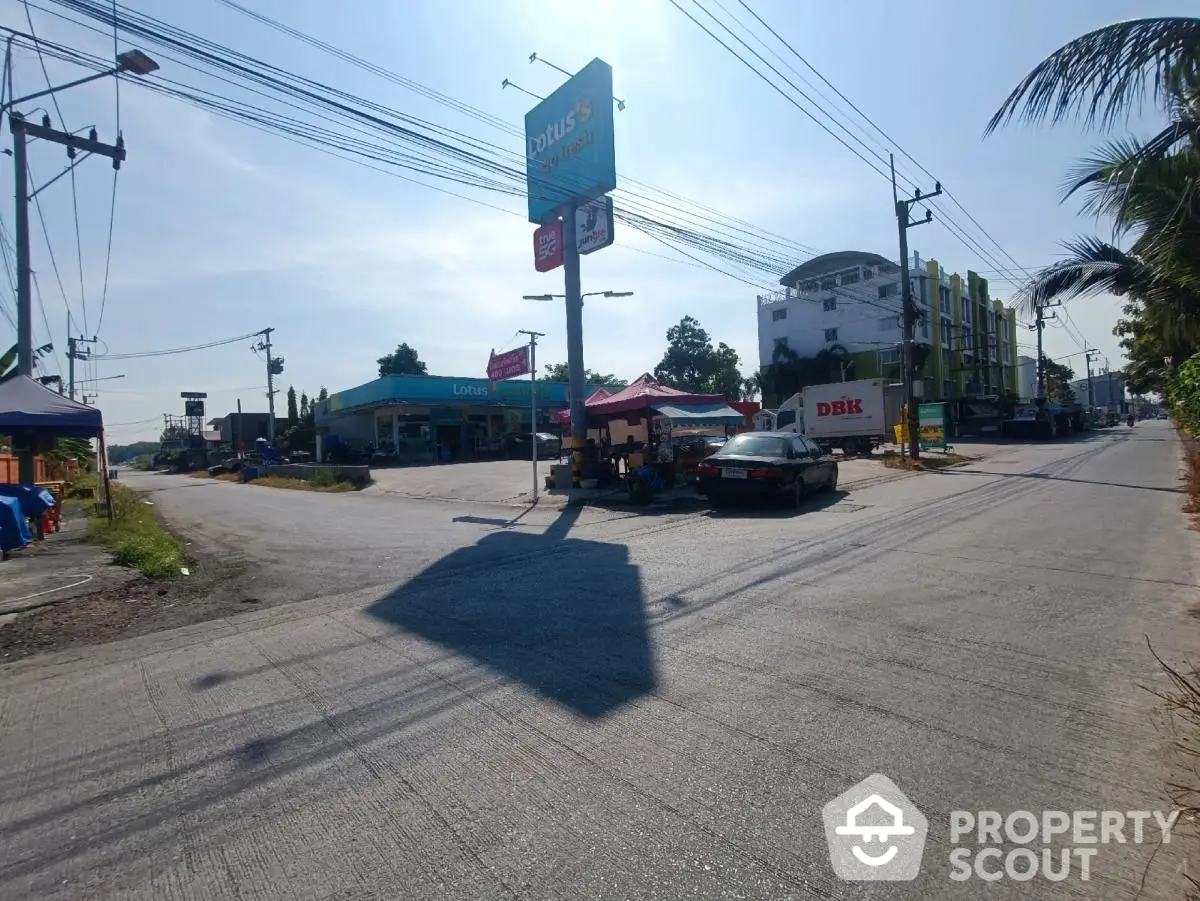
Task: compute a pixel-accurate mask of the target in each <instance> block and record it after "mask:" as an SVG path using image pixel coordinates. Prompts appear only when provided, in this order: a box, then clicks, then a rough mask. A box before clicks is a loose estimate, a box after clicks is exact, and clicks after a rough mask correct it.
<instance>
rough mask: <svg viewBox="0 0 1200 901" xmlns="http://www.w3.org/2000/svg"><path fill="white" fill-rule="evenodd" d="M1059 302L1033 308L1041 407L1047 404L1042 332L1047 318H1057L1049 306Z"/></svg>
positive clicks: (1038, 403) (1038, 400) (1039, 403)
mask: <svg viewBox="0 0 1200 901" xmlns="http://www.w3.org/2000/svg"><path fill="white" fill-rule="evenodd" d="M1056 306H1058V304H1056V303H1055V304H1038V305H1037V306H1035V307H1034V308H1033V322H1034V326H1033V327H1034V328H1035V329H1037V354H1038V357H1037V405H1038V407H1039V408H1041V407H1045V406H1046V355H1045V353H1044V352H1043V350H1042V332H1044V331H1045V330H1046V320H1047V319H1057V318H1058V316H1057V315H1056V314H1055V313H1047V312H1046V310H1047V309H1048V308H1049V307H1056Z"/></svg>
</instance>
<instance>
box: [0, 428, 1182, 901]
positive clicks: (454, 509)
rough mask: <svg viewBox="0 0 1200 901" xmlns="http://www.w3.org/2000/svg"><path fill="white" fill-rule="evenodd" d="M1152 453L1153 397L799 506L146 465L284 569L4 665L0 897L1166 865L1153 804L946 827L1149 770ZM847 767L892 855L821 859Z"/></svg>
mask: <svg viewBox="0 0 1200 901" xmlns="http://www.w3.org/2000/svg"><path fill="white" fill-rule="evenodd" d="M1177 460H1178V446H1177V442H1176V439H1175V438H1174V436H1173V434H1172V433H1171V431H1170V430H1169V429H1168V428H1167V427H1166V426H1165V424H1163V425H1159V424H1157V423H1145V424H1142V425H1139V426H1138V427H1137V428H1136V429H1133V430H1128V429H1126V430H1123V431H1119V432H1118V431H1114V432H1106V433H1097V434H1095V435H1091V436H1087V437H1086V438H1083V439H1077V440H1074V441H1070V442H1064V443H1061V444H1055V445H1043V446H1034V447H1029V448H1022V449H1019V450H1016V451H1014V452H1013V453H1011V454H1005V455H1004V456H1003V457H1002V458H999V459H992V460H990V461H981V462H979V463H977V464H975V465H973V466H971V467H968V468H965V469H957V470H953V471H949V472H943V473H938V474H928V475H921V476H916V477H913V478H905V479H901V480H897V481H892V482H888V483H884V484H877V485H873V486H870V487H866V488H862V489H855V490H852V491H850V492H849V493H847V494H844V495H842V496H840V497H838V498H836V499H834V500H831V501H829V500H827V501H824V502H814V503H813V504H812V505H811V506H810V507H809V508H808V509H807V510H805V511H804V512H802V513H800V514H799V515H785V514H782V513H776V514H764V513H732V514H728V515H719V516H718V515H713V514H706V513H698V514H694V515H677V516H670V517H661V518H660V517H638V516H621V517H614V516H611V515H606V514H600V513H598V512H596V511H579V510H569V511H565V512H563V513H561V514H552V515H547V514H544V513H542V514H539V513H533V514H530V515H528V516H526V517H525V518H523V519H521V520H519V521H516V522H511V520H512V519H513V517H514V515H515V514H514V511H512V510H510V509H506V508H500V507H497V508H495V509H494V510H492V509H490V508H487V507H485V506H483V505H472V506H466V505H463V506H455V505H453V504H445V503H439V502H434V501H415V500H407V499H403V498H395V497H390V498H386V497H385V498H374V499H373V498H370V497H366V496H362V495H359V496H347V495H342V496H332V495H319V494H303V493H300V492H286V491H272V490H271V489H265V488H252V487H244V486H237V485H221V484H214V483H203V482H197V483H196V484H195V485H184V484H181V483H180V482H179V480H175V481H172V480H171V479H169V478H165V477H158V478H162V481H161V482H159V483H156V484H158V485H161V486H163V490H159V491H156V492H155V494H152V495H151V498H155V497H157V502H158V503H159V504H160V506H161V507H162V509H164V510H165V511H166V513H167V515H168V516H170V517H172V518H173V519H174V518H178V519H179V521H180V522H184V523H195V522H197V521H200V520H205V521H206V522H208V525H207V526H206V529H207V531H206V532H205V537H204V538H203V540H204V541H206V542H210V543H212V544H213V545H214V546H216V545H217V544H220V546H222V547H226V548H228V549H230V550H231V551H232V550H236V551H237V552H238V553H241V554H243V555H244V557H245V559H247V560H252V561H257V562H259V563H260V565H261V568H262V571H263V576H262V580H263V584H264V589H265V588H269V587H270V584H278V585H281V586H284V587H283V588H280V589H278V590H279V591H281V592H282V593H283V595H288V596H287V597H284V596H283V595H280V597H279V598H278V600H291V603H286V604H282V603H281V604H279V605H278V606H275V607H272V608H271V609H267V610H264V611H261V612H255V613H250V614H246V615H244V616H240V617H234V618H231V619H227V620H221V621H218V622H214V623H208V624H202V625H200V626H193V627H189V628H187V629H183V630H178V631H176V632H169V633H161V634H159V635H154V636H145V637H142V638H139V639H133V640H130V641H126V642H119V643H115V644H112V645H108V646H105V647H102V648H98V649H95V650H94V651H92V652H90V653H87V654H85V655H84V657H83V659H69V658H65V657H58V658H55V657H47V658H42V659H41V660H40V661H39V660H36V659H35V660H33V661H30V662H27V663H23V664H17V665H14V666H11V667H8V668H7V669H5V670H4V671H2V672H0V705H2V706H0V836H2V839H0V850H2V852H3V853H0V897H3V898H5V899H22V898H39V899H42V898H97V897H103V898H110V897H114V898H115V897H121V898H137V899H143V898H144V899H176V898H255V899H258V898H269V899H274V898H278V899H287V901H293V899H325V898H387V899H391V898H404V899H419V898H430V899H432V898H439V899H440V898H461V899H479V898H505V899H515V898H520V899H526V898H528V899H534V898H537V899H560V898H570V899H584V898H605V899H607V898H614V899H615V898H622V899H623V898H683V897H687V898H747V899H771V901H778V899H786V898H797V899H812V898H826V897H829V898H854V899H863V898H913V899H916V898H920V899H942V898H947V899H951V898H984V897H986V898H998V897H999V898H1032V897H1036V898H1133V897H1134V896H1135V895H1137V893H1138V892H1139V890H1141V895H1140V897H1141V898H1151V899H1155V898H1178V897H1181V896H1182V890H1181V889H1180V887H1179V886H1178V884H1172V883H1171V881H1170V880H1171V878H1172V876H1171V873H1172V869H1173V868H1174V867H1176V866H1177V865H1178V864H1179V862H1180V858H1181V857H1182V856H1183V854H1184V853H1186V852H1188V851H1190V850H1191V849H1192V848H1193V847H1194V846H1193V845H1190V844H1187V843H1183V842H1182V841H1181V839H1180V838H1178V837H1177V838H1176V840H1175V841H1174V842H1173V843H1172V844H1170V845H1168V846H1165V847H1163V848H1162V849H1161V850H1159V851H1158V852H1157V854H1155V851H1156V847H1155V840H1156V839H1157V837H1158V832H1157V827H1155V826H1153V825H1152V824H1153V822H1154V821H1153V819H1151V820H1150V823H1151V825H1150V826H1149V827H1147V829H1146V830H1145V832H1144V834H1143V835H1142V837H1143V839H1144V840H1145V841H1144V842H1143V843H1142V844H1135V843H1133V841H1132V839H1133V837H1134V836H1133V829H1132V826H1128V827H1127V828H1125V829H1124V831H1123V832H1122V837H1124V838H1125V843H1117V842H1116V841H1115V839H1114V834H1115V833H1113V832H1111V831H1110V832H1109V833H1107V837H1108V838H1109V839H1110V840H1109V841H1108V842H1106V843H1103V844H1095V845H1091V844H1086V843H1080V844H1078V845H1076V844H1075V842H1074V841H1073V838H1072V836H1070V835H1068V836H1067V840H1066V842H1065V844H1064V842H1063V841H1062V840H1061V839H1059V840H1056V842H1055V844H1054V845H1052V848H1053V849H1054V850H1055V851H1057V850H1059V849H1062V848H1066V849H1068V850H1069V849H1071V848H1075V849H1081V850H1084V851H1088V850H1089V849H1090V851H1094V852H1095V853H1094V854H1092V855H1091V856H1087V855H1079V856H1077V857H1074V858H1069V859H1070V860H1074V861H1076V862H1075V863H1074V865H1073V868H1072V870H1071V872H1070V873H1069V875H1068V876H1067V877H1066V878H1065V879H1063V880H1062V881H1050V880H1047V879H1045V878H1043V877H1042V876H1041V875H1038V876H1036V877H1035V878H1034V880H1031V881H1028V882H1024V881H1016V880H1013V879H1010V878H1008V877H1007V876H1004V875H1003V862H1002V861H1001V863H999V864H997V863H995V862H993V861H989V862H988V863H987V864H986V865H985V866H984V867H983V871H984V872H985V873H986V872H992V871H995V870H997V869H1000V871H1001V873H1002V878H1001V880H1000V881H999V882H994V883H992V882H985V881H984V880H983V879H981V878H978V877H976V876H974V875H973V871H971V870H969V869H968V870H967V872H968V875H970V878H969V879H967V880H966V881H955V880H953V879H951V875H952V874H953V873H955V872H958V870H956V869H955V868H954V867H952V865H951V862H950V855H951V853H952V852H953V850H954V848H955V847H956V845H955V844H952V842H951V835H950V816H951V812H952V811H955V810H964V811H996V812H999V813H1000V814H1002V815H1003V814H1007V813H1009V812H1012V811H1014V810H1027V811H1031V812H1034V813H1035V814H1037V815H1040V814H1041V812H1042V811H1044V810H1046V809H1051V810H1058V811H1076V810H1083V811H1106V810H1111V811H1126V812H1127V811H1150V810H1155V809H1161V808H1164V807H1165V801H1164V800H1163V797H1162V792H1161V789H1162V784H1163V780H1164V778H1165V777H1166V775H1167V774H1168V769H1167V758H1166V755H1165V748H1164V744H1165V739H1166V736H1164V735H1162V734H1159V733H1156V732H1155V731H1154V730H1153V727H1152V723H1151V719H1150V714H1151V708H1152V705H1151V700H1152V699H1151V698H1150V697H1149V696H1148V695H1147V693H1146V692H1145V691H1144V690H1143V689H1142V688H1141V687H1140V686H1141V685H1142V684H1161V682H1160V679H1159V674H1158V670H1157V666H1156V664H1155V662H1154V659H1153V658H1152V657H1151V655H1150V653H1149V651H1148V649H1147V646H1146V639H1147V637H1148V638H1149V640H1150V641H1151V642H1152V643H1153V645H1154V648H1155V650H1156V651H1157V652H1158V653H1159V654H1161V655H1162V656H1163V657H1164V658H1165V659H1167V660H1170V661H1173V662H1179V661H1181V660H1182V659H1183V658H1184V657H1186V656H1188V655H1189V654H1193V655H1194V652H1195V651H1196V649H1197V629H1196V625H1195V619H1194V617H1193V614H1195V613H1196V611H1197V609H1198V608H1197V601H1198V597H1197V592H1196V585H1197V580H1196V576H1197V573H1196V560H1197V557H1196V542H1197V535H1196V533H1195V532H1190V531H1188V530H1187V529H1186V523H1185V521H1184V517H1183V515H1182V514H1181V513H1180V504H1181V501H1182V496H1181V495H1180V494H1179V493H1178V490H1177ZM171 486H174V487H171ZM143 487H144V486H143ZM293 595H294V597H292V596H293ZM296 598H308V599H307V600H297V599H296ZM873 773H882V774H885V775H886V776H888V777H889V778H890V779H891V780H893V781H894V782H895V784H896V785H897V786H899V788H900V789H901V790H903V791H904V792H905V793H907V795H908V797H909V798H910V799H911V801H912V802H913V803H914V804H915V805H916V806H917V807H918V808H919V809H920V811H921V812H923V814H924V816H925V817H926V818H927V820H928V836H927V840H926V842H925V848H924V855H923V859H922V865H921V870H920V875H919V876H918V877H917V879H916V881H914V882H895V883H882V882H875V883H848V882H841V881H839V880H838V878H837V877H836V876H835V874H834V871H833V869H832V868H831V864H830V858H829V856H828V853H827V843H826V832H825V827H824V825H823V823H822V807H823V806H824V805H825V804H826V803H827V802H829V801H831V800H832V799H834V798H836V797H838V796H839V795H841V794H842V793H843V792H845V791H846V790H847V789H849V788H851V787H852V786H854V785H855V784H856V783H857V782H858V781H859V780H861V779H863V778H865V777H867V776H869V775H871V774H873ZM913 820H914V817H913V816H912V815H911V814H910V815H909V817H908V821H907V822H909V823H912V822H913ZM1023 829H1024V827H1022V828H1021V830H1019V831H1023ZM1080 837H1081V839H1086V838H1087V837H1088V834H1086V833H1081V836H1080ZM976 838H977V836H976V835H974V834H972V835H971V836H970V837H967V838H960V839H959V842H958V845H960V846H964V847H966V852H967V854H969V855H974V853H975V852H978V851H980V850H981V849H982V848H983V847H984V845H980V844H978V843H977V842H976V841H975V839H976ZM985 839H986V843H990V842H991V841H992V839H990V838H986V836H985ZM1019 847H1020V846H1018V845H1016V844H1011V843H1010V844H1005V845H1003V847H1002V851H1003V852H1004V853H1008V852H1009V851H1011V850H1013V849H1015V848H1019ZM1030 847H1032V848H1034V849H1036V850H1037V851H1038V852H1040V851H1041V849H1042V846H1041V845H1040V843H1036V842H1035V843H1034V844H1033V845H1031V846H1030ZM911 852H912V847H911V845H906V846H905V849H904V853H905V854H909V853H911ZM1039 857H1040V854H1039ZM1083 857H1086V859H1087V860H1088V862H1089V875H1090V878H1089V880H1088V881H1086V882H1085V881H1081V879H1080V865H1079V860H1080V859H1081V858H1083ZM1152 857H1153V861H1152V860H1151V859H1152ZM972 859H973V858H972ZM1054 861H1055V866H1056V867H1057V866H1058V858H1057V857H1054ZM1148 863H1149V864H1150V865H1149V866H1148ZM1015 867H1016V870H1015V871H1016V872H1017V875H1020V873H1021V872H1023V871H1024V869H1025V865H1024V863H1018V864H1016V865H1015ZM1192 869H1193V870H1194V869H1195V868H1194V867H1193V868H1192ZM1143 880H1145V885H1144V886H1143V885H1142V882H1143Z"/></svg>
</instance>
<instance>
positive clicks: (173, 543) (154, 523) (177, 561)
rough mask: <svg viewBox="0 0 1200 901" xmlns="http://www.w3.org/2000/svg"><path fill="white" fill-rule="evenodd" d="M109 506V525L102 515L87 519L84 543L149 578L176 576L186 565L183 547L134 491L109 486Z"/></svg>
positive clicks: (120, 486) (91, 516)
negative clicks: (98, 546) (105, 550)
mask: <svg viewBox="0 0 1200 901" xmlns="http://www.w3.org/2000/svg"><path fill="white" fill-rule="evenodd" d="M110 503H111V504H112V513H113V518H112V521H111V522H109V520H108V517H107V516H105V515H104V514H103V513H96V514H92V515H90V516H89V517H88V540H89V541H93V542H95V543H97V544H101V545H103V546H104V547H106V548H108V549H109V550H110V551H111V552H112V555H113V562H114V563H118V564H120V565H121V566H128V567H130V568H131V569H136V570H137V571H138V572H140V573H142V574H143V575H146V576H149V577H150V578H152V579H166V578H169V577H171V576H177V575H179V573H180V571H181V570H182V569H183V567H184V566H185V565H186V563H187V561H186V560H185V559H184V556H183V548H182V547H180V545H179V542H178V541H177V540H176V539H175V537H174V536H173V535H171V534H170V533H169V532H167V531H166V529H164V528H163V527H162V524H161V523H159V521H158V519H157V518H156V517H155V515H154V511H153V510H152V509H151V507H150V506H149V505H148V504H146V503H144V502H143V501H142V499H141V498H140V497H138V494H137V492H136V491H133V490H131V489H129V488H126V487H125V486H124V485H118V484H116V483H113V485H112V495H111V498H110Z"/></svg>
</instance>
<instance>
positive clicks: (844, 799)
mask: <svg viewBox="0 0 1200 901" xmlns="http://www.w3.org/2000/svg"><path fill="white" fill-rule="evenodd" d="M823 814H824V819H825V838H826V839H827V840H828V842H829V859H830V860H831V861H832V863H833V870H834V872H835V873H837V875H838V878H839V879H845V880H847V881H849V882H908V881H910V880H913V879H916V878H917V874H918V873H919V872H920V869H921V856H922V854H924V852H925V834H926V832H928V830H929V821H928V820H926V819H925V817H924V815H923V814H922V813H921V811H919V810H917V808H916V806H915V805H914V804H913V803H912V802H911V801H909V800H908V798H907V797H905V795H904V792H902V791H900V789H898V788H897V787H896V785H895V783H894V782H892V780H890V779H889V778H888V777H887V776H884V775H882V774H880V773H875V774H874V775H871V776H868V777H867V778H866V779H864V780H863V781H862V782H860V783H858V785H856V786H854V788H852V789H850V790H849V791H847V792H843V793H842V794H841V795H839V796H838V797H836V798H834V799H833V800H832V801H830V802H829V803H828V804H826V805H825V808H824V810H823Z"/></svg>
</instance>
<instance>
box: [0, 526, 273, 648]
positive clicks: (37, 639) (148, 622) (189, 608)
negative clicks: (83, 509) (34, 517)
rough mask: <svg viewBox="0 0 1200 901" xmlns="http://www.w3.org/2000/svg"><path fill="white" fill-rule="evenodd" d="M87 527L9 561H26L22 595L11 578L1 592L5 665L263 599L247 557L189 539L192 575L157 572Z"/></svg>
mask: <svg viewBox="0 0 1200 901" xmlns="http://www.w3.org/2000/svg"><path fill="white" fill-rule="evenodd" d="M85 533H86V529H85V528H84V527H83V525H82V523H81V522H79V523H75V522H72V523H71V525H70V528H66V529H64V531H63V532H62V533H59V534H58V535H54V536H51V537H50V538H49V539H47V541H46V542H44V543H43V545H42V546H41V547H39V548H35V549H33V550H32V551H31V552H28V553H27V554H26V555H25V556H22V557H20V558H16V557H15V556H14V559H13V560H10V561H8V562H7V563H6V564H4V565H5V566H8V564H12V563H16V564H18V565H19V571H18V570H16V569H14V570H13V572H14V573H16V574H17V575H18V576H19V577H20V580H21V585H22V587H21V588H20V591H21V593H20V594H18V593H16V590H15V589H12V588H10V587H9V583H8V582H7V580H6V586H5V588H6V590H5V591H4V592H0V664H2V663H8V662H12V661H15V660H21V659H24V658H26V657H30V656H32V655H34V654H41V653H46V652H49V651H62V650H67V649H69V648H73V647H80V646H85V645H96V644H103V643H105V642H109V641H115V640H117V639H120V638H131V637H133V636H137V635H145V634H147V633H150V632H158V631H161V630H164V629H173V628H175V627H178V626H187V625H191V624H193V623H198V622H203V621H205V620H211V619H218V618H220V617H224V616H230V615H232V614H235V613H241V612H244V611H246V610H248V609H254V608H255V607H257V606H258V605H259V602H258V600H257V599H256V598H254V597H253V596H252V595H251V594H249V593H248V591H247V588H246V586H245V579H244V576H245V569H246V567H245V565H244V564H242V563H240V562H229V561H225V560H223V559H221V558H220V557H216V556H212V555H209V554H207V553H205V552H204V551H201V550H198V549H196V548H195V547H194V546H193V545H192V544H190V543H188V542H186V541H183V542H182V543H183V545H184V547H185V549H186V556H187V569H188V573H189V574H188V575H186V576H185V575H182V574H180V575H177V576H174V577H171V578H167V579H151V578H148V577H146V576H144V575H141V574H139V573H137V572H135V571H133V570H131V569H129V568H127V567H123V566H118V565H116V564H115V563H112V562H111V557H110V556H109V555H108V554H107V553H105V552H103V551H102V550H100V549H98V548H97V547H96V546H95V545H92V544H88V543H86V542H85V541H84V535H85ZM3 572H4V571H3V570H0V573H3ZM11 584H13V585H15V584H16V581H15V580H14V581H13V582H12V583H11ZM35 605H41V606H35ZM30 607H33V608H34V609H28V608H30ZM22 608H24V609H22ZM14 609H16V610H22V612H12V611H13V610H14Z"/></svg>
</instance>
